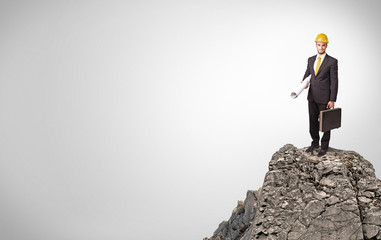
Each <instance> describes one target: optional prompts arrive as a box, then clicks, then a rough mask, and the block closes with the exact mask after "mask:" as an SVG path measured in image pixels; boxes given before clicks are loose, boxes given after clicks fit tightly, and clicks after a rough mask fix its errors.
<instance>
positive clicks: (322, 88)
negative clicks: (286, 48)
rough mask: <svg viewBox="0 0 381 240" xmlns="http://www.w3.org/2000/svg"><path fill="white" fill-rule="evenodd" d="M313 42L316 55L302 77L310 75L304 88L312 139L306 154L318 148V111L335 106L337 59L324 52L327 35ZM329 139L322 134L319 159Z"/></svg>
mask: <svg viewBox="0 0 381 240" xmlns="http://www.w3.org/2000/svg"><path fill="white" fill-rule="evenodd" d="M315 42H316V49H317V54H316V55H315V56H312V57H310V58H308V64H307V70H306V73H305V74H304V77H303V81H304V79H305V78H306V77H308V76H309V75H310V74H311V80H310V83H309V84H308V85H307V87H306V88H308V86H310V89H309V91H308V97H307V99H308V112H309V119H310V135H311V138H312V142H311V146H310V147H309V148H307V150H306V152H311V153H312V152H313V151H314V150H315V149H317V148H319V138H320V136H319V115H320V111H322V110H325V109H330V108H333V107H334V106H335V102H336V96H337V90H338V76H337V59H335V58H333V57H331V56H329V55H328V54H327V53H326V51H325V50H326V49H327V46H328V37H327V35H325V34H324V33H320V34H319V35H317V37H316V40H315ZM330 137H331V131H327V132H324V134H323V137H322V138H321V149H320V151H319V153H318V156H319V157H321V156H323V155H325V154H326V153H327V151H328V146H329V140H330Z"/></svg>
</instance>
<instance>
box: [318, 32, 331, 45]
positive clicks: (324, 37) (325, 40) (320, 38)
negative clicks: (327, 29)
mask: <svg viewBox="0 0 381 240" xmlns="http://www.w3.org/2000/svg"><path fill="white" fill-rule="evenodd" d="M315 42H323V43H329V42H328V37H327V35H325V34H324V33H320V34H319V35H317V37H316V39H315Z"/></svg>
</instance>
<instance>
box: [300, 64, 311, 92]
mask: <svg viewBox="0 0 381 240" xmlns="http://www.w3.org/2000/svg"><path fill="white" fill-rule="evenodd" d="M310 74H311V73H310V68H309V67H308V59H307V69H306V72H305V73H304V77H303V80H302V81H301V82H300V83H302V82H303V81H304V79H306V77H308V76H309V75H310ZM309 85H310V84H309V83H307V86H306V88H305V89H307V88H308V86H309Z"/></svg>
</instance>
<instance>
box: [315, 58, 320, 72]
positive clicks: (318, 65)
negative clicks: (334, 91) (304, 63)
mask: <svg viewBox="0 0 381 240" xmlns="http://www.w3.org/2000/svg"><path fill="white" fill-rule="evenodd" d="M320 64H321V57H319V59H318V62H317V64H316V70H315V76H316V74H317V73H318V71H319V68H320Z"/></svg>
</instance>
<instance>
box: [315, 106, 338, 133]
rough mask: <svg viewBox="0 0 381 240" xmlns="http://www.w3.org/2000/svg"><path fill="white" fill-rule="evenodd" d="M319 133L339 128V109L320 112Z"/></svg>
mask: <svg viewBox="0 0 381 240" xmlns="http://www.w3.org/2000/svg"><path fill="white" fill-rule="evenodd" d="M319 122H320V132H326V131H329V130H332V129H335V128H339V127H341V108H332V109H327V110H323V111H320V120H319Z"/></svg>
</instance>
